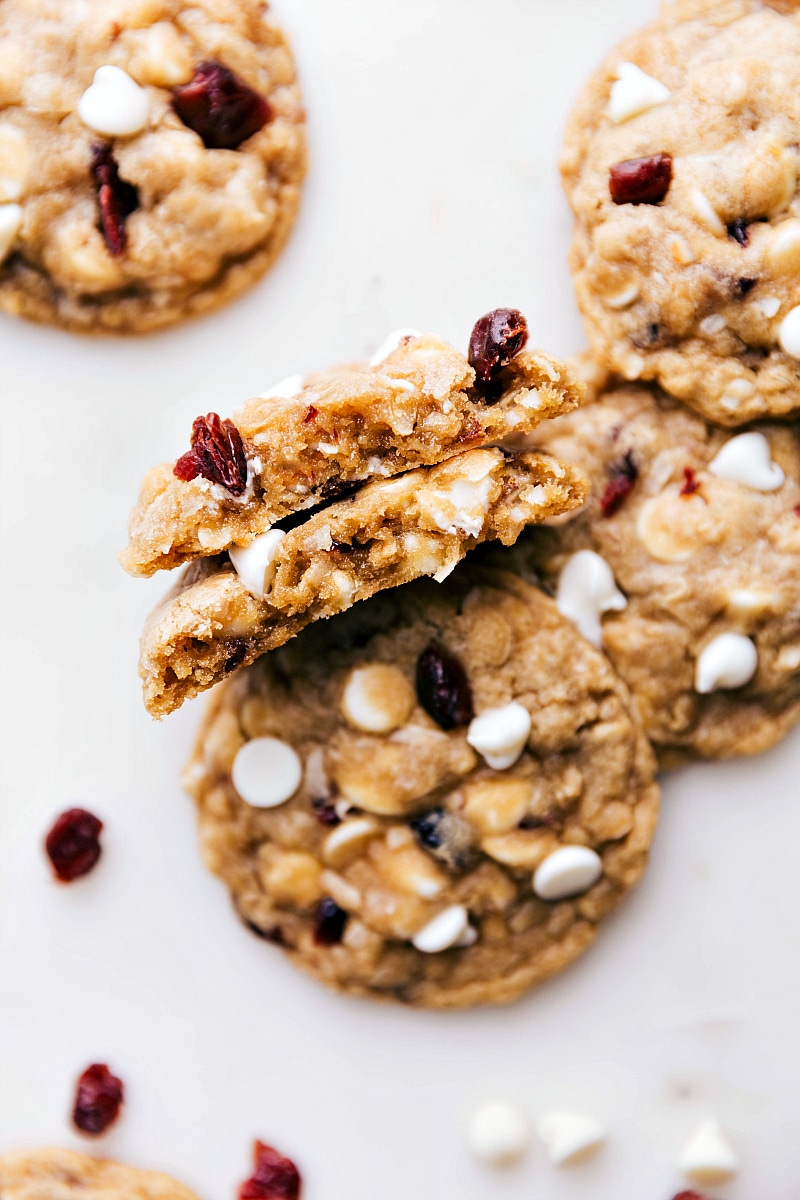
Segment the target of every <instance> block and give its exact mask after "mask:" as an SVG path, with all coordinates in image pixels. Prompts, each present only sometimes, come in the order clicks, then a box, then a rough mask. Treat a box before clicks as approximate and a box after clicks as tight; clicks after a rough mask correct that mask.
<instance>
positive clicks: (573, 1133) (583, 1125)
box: [536, 1112, 606, 1167]
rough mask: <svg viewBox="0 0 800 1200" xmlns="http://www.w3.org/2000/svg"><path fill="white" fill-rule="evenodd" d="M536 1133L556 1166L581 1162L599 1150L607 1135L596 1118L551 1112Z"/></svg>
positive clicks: (537, 1126) (539, 1123) (542, 1119)
mask: <svg viewBox="0 0 800 1200" xmlns="http://www.w3.org/2000/svg"><path fill="white" fill-rule="evenodd" d="M536 1132H537V1133H538V1135H539V1137H540V1138H541V1140H542V1141H543V1142H544V1144H545V1146H546V1147H547V1154H548V1157H549V1159H550V1161H551V1162H552V1163H556V1165H557V1166H559V1167H561V1166H571V1165H572V1164H573V1163H577V1162H582V1161H583V1160H584V1159H585V1158H588V1156H589V1155H590V1154H592V1153H594V1152H595V1151H596V1150H599V1148H600V1146H601V1145H602V1144H603V1142H604V1141H605V1138H606V1131H605V1129H604V1128H603V1126H602V1125H601V1124H600V1122H599V1121H596V1120H595V1119H594V1117H587V1116H584V1115H583V1114H582V1113H573V1112H549V1113H545V1115H544V1116H543V1117H542V1118H541V1120H539V1121H538V1122H537V1124H536Z"/></svg>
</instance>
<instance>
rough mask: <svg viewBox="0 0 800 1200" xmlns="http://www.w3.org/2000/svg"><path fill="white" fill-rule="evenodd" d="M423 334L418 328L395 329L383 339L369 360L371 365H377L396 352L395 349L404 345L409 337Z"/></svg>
mask: <svg viewBox="0 0 800 1200" xmlns="http://www.w3.org/2000/svg"><path fill="white" fill-rule="evenodd" d="M420 336H421V334H420V332H419V330H418V329H395V330H394V331H393V332H392V333H390V334H389V335H388V336H387V337H385V338H384V339H383V341H382V342H381V344H380V346H378V349H377V350H376V351H375V353H374V354H373V356H372V358H371V359H370V360H369V365H370V366H371V367H377V366H378V365H379V364H380V363H382V362H383V361H384V359H386V358H388V357H389V355H390V354H394V352H395V350H397V349H399V347H400V346H402V344H403V342H404V341H406V339H407V338H418V337H420Z"/></svg>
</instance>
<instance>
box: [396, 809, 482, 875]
mask: <svg viewBox="0 0 800 1200" xmlns="http://www.w3.org/2000/svg"><path fill="white" fill-rule="evenodd" d="M409 823H410V825H411V828H412V829H413V831H414V834H415V836H416V839H417V841H418V842H419V844H420V846H422V847H423V849H425V850H427V851H429V853H431V854H432V855H433V856H434V857H435V858H438V859H439V860H440V862H443V863H444V865H445V866H446V867H448V868H449V869H450V870H451V871H463V870H465V869H466V868H467V867H468V866H469V865H470V864H471V862H472V861H473V859H474V857H475V852H474V848H473V844H472V840H473V834H472V827H471V825H470V824H469V822H468V821H465V820H464V819H463V818H462V817H459V816H457V815H456V814H455V813H451V812H448V811H447V810H446V809H443V808H433V809H431V811H430V812H427V813H424V814H423V815H422V816H420V817H415V818H414V819H413V820H412V821H411V822H409Z"/></svg>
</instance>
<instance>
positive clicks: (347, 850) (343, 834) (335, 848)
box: [322, 817, 379, 870]
mask: <svg viewBox="0 0 800 1200" xmlns="http://www.w3.org/2000/svg"><path fill="white" fill-rule="evenodd" d="M378 832H379V826H378V824H377V822H375V821H372V820H370V818H369V817H354V818H353V820H352V821H343V822H342V824H341V825H337V827H336V828H335V829H332V830H331V832H330V833H329V834H328V836H327V837H326V838H325V841H324V843H323V845H322V857H323V859H324V860H325V862H326V863H327V864H328V866H329V867H334V868H335V869H336V870H339V869H340V868H341V867H344V866H346V865H347V863H348V862H351V861H352V859H354V858H358V856H359V854H361V852H362V850H363V849H364V847H365V846H366V845H367V842H369V841H370V839H371V838H373V837H374V836H375V834H376V833H378Z"/></svg>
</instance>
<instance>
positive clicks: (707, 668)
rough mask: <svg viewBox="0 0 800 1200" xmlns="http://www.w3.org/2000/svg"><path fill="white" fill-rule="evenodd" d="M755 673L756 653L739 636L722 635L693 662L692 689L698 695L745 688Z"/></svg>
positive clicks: (732, 634)
mask: <svg viewBox="0 0 800 1200" xmlns="http://www.w3.org/2000/svg"><path fill="white" fill-rule="evenodd" d="M757 670H758V651H757V650H756V647H755V644H754V643H753V642H752V640H751V639H750V638H749V637H744V635H743V634H741V633H721V634H720V635H719V636H718V637H715V638H714V640H713V642H709V644H708V645H707V646H706V647H705V649H704V650H702V651H701V652H700V654H699V656H698V659H697V662H696V663H695V671H694V689H695V691H696V692H699V694H700V695H701V696H705V695H707V694H708V693H709V692H716V691H718V690H719V689H722V690H724V691H728V690H730V689H732V688H738V687H744V685H745V684H746V683H749V682H750V680H751V679H752V678H753V676H754V675H755V673H756V671H757Z"/></svg>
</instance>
